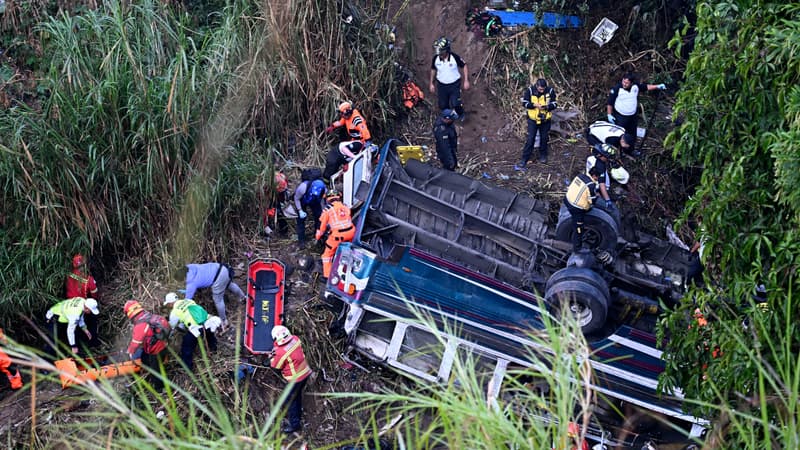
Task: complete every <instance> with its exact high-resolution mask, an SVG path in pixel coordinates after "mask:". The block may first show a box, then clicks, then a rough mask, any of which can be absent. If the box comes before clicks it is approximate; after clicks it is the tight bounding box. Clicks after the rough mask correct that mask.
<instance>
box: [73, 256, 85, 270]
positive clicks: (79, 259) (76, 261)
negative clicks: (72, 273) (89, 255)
mask: <svg viewBox="0 0 800 450" xmlns="http://www.w3.org/2000/svg"><path fill="white" fill-rule="evenodd" d="M85 263H86V260H85V259H84V258H83V255H81V254H80V253H78V254H76V255H75V256H73V257H72V268H73V269H77V268H78V267H81V266H82V265H84V264H85Z"/></svg>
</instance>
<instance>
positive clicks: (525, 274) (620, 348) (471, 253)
mask: <svg viewBox="0 0 800 450" xmlns="http://www.w3.org/2000/svg"><path fill="white" fill-rule="evenodd" d="M396 146H397V142H396V141H389V142H387V143H386V144H385V145H384V146H383V148H382V149H381V151H380V154H379V157H378V162H377V164H376V166H375V170H374V172H373V173H372V174H371V178H369V180H370V181H369V182H360V181H359V182H357V184H358V186H357V188H355V189H352V190H351V192H352V195H353V198H352V199H350V201H351V202H353V203H357V204H360V205H361V206H360V208H359V213H358V218H357V231H356V236H355V239H354V240H353V242H352V243H343V244H341V245H340V246H339V249H338V251H337V253H336V256H335V257H334V261H333V268H332V270H331V274H330V277H329V279H328V280H327V285H326V288H325V297H326V299H327V300H328V301H329V302H331V303H332V304H334V305H338V306H341V308H342V309H341V315H340V324H341V325H342V327H343V328H344V331H345V332H346V333H347V338H348V341H349V343H350V344H351V345H353V347H354V348H355V349H357V350H358V351H359V352H360V353H362V354H363V355H365V356H367V357H369V358H371V359H373V360H375V361H378V362H381V363H382V364H385V365H388V366H391V367H393V368H395V369H397V370H399V371H400V372H402V373H404V374H407V375H411V376H414V377H417V378H419V379H423V380H427V381H430V382H446V381H447V380H448V379H449V378H450V376H451V371H452V369H453V358H454V357H455V355H457V354H459V353H461V352H464V351H466V352H469V353H471V354H474V355H478V356H479V358H480V360H481V361H483V362H484V364H489V365H490V368H489V369H490V370H489V373H491V374H492V376H491V378H490V380H489V381H488V383H489V384H490V385H491V386H489V389H487V391H488V392H493V393H498V392H500V391H501V388H502V383H503V380H504V377H505V376H506V375H507V373H508V371H509V368H510V367H532V366H533V365H534V364H533V362H532V361H531V355H532V354H533V352H532V351H531V347H532V346H535V345H537V344H536V343H534V342H533V341H532V340H531V339H530V336H531V334H532V333H534V332H536V331H537V330H541V329H542V327H543V314H549V313H552V312H553V311H555V310H559V311H560V310H563V309H565V308H566V309H567V310H568V311H569V312H570V313H571V314H572V315H574V317H575V318H576V319H577V322H578V323H579V325H580V327H581V329H582V331H583V333H584V335H585V337H586V340H587V341H588V345H589V347H590V350H591V355H592V357H591V365H592V368H593V372H594V378H593V380H594V381H593V383H592V388H593V389H594V390H595V391H596V392H597V393H600V394H602V396H603V397H605V398H608V399H611V401H616V402H619V404H623V403H627V404H629V405H635V406H636V407H638V408H639V409H642V410H645V411H650V412H653V413H657V414H659V415H660V416H661V417H666V418H668V419H669V420H671V421H674V422H675V423H678V424H680V425H679V426H682V427H683V428H684V429H685V430H686V435H687V436H691V437H698V436H700V435H701V434H702V433H703V432H704V430H705V427H706V426H707V424H708V423H707V421H705V420H704V419H701V418H697V417H693V416H691V415H689V414H687V413H685V412H684V411H683V410H682V408H681V405H682V395H681V393H680V392H676V393H674V394H673V395H667V394H663V393H660V392H658V391H657V383H658V380H657V378H658V376H659V374H660V373H661V372H662V371H663V370H664V362H663V360H662V359H661V351H660V350H659V349H658V348H657V347H658V346H657V342H656V338H655V335H654V328H655V324H656V319H657V317H658V314H659V312H660V311H661V306H660V305H661V304H662V303H663V304H666V305H670V304H674V302H677V301H679V300H680V299H681V298H682V294H683V292H684V290H685V286H684V285H685V280H686V276H687V272H688V267H689V254H688V252H687V251H685V250H683V249H681V248H679V247H677V246H674V245H672V244H669V243H667V242H665V241H662V240H660V239H657V238H655V237H653V236H649V235H645V234H642V233H638V234H637V238H636V242H631V241H628V240H625V239H622V238H621V237H620V235H619V224H618V223H617V222H616V221H615V219H614V218H613V217H612V216H610V215H609V214H607V213H606V212H605V211H603V210H601V209H599V208H593V209H592V210H591V211H590V213H589V214H588V216H587V220H586V225H587V228H588V235H589V242H590V246H591V247H592V249H591V250H582V251H581V252H578V253H574V254H573V253H572V244H571V233H573V228H572V226H571V223H570V220H569V213H568V212H567V211H566V210H565V208H563V207H562V208H561V211H560V212H559V214H558V222H557V223H556V224H555V226H553V224H551V223H550V222H551V221H550V220H549V217H550V205H549V204H548V203H547V202H545V201H542V200H538V199H535V198H532V197H529V196H526V195H522V194H519V193H515V192H512V191H509V190H507V189H504V188H500V187H496V186H491V185H487V184H485V183H483V182H481V181H478V180H474V179H471V178H468V177H465V176H462V175H460V174H457V173H454V172H449V171H445V170H442V169H438V168H435V167H433V166H430V165H428V164H424V163H422V162H420V161H418V160H415V159H409V160H408V161H406V163H405V164H403V163H401V160H400V158H399V157H398V154H397V152H396V150H395V147H396ZM365 179H367V178H364V176H363V174H360V175H359V180H365ZM420 311H422V312H423V313H424V314H425V315H426V316H427V317H431V318H432V319H433V320H432V324H433V325H432V327H433V328H431V326H430V325H423V324H421V323H420V321H419V320H418V317H419V312H420ZM453 330H457V331H453ZM436 342H444V343H445V344H444V345H441V347H442V348H441V351H439V352H431V351H427V350H426V351H424V352H421V351H419V350H420V346H422V345H425V346H426V348H428V347H427V346H431V345H436V344H435V343H436ZM589 437H591V438H593V439H595V440H597V441H599V440H605V441H606V442H609V443H610V444H611V445H612V446H613V445H620V446H633V445H638V446H641V442H616V443H614V442H613V439H610V438H609V436H608V435H607V434H605V433H604V431H603V429H602V427H596V428H593V429H591V430H589ZM636 448H638V447H636Z"/></svg>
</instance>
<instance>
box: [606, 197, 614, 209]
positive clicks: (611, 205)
mask: <svg viewBox="0 0 800 450" xmlns="http://www.w3.org/2000/svg"><path fill="white" fill-rule="evenodd" d="M606 208H607V209H614V201H613V200H611V199H608V200H606Z"/></svg>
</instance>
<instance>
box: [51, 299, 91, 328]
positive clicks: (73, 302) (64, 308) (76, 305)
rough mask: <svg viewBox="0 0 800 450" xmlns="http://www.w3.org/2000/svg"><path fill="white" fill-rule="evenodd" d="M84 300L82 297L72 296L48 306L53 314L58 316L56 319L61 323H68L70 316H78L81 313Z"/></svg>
mask: <svg viewBox="0 0 800 450" xmlns="http://www.w3.org/2000/svg"><path fill="white" fill-rule="evenodd" d="M85 301H86V299H85V298H83V297H73V298H71V299H68V300H64V301H61V302H58V303H56V304H55V305H53V307H52V308H50V312H52V313H53V315H55V316H58V321H59V322H61V323H68V322H69V318H70V317H80V316H81V314H83V303H84V302H85Z"/></svg>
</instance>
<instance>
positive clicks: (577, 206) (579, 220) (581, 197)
mask: <svg viewBox="0 0 800 450" xmlns="http://www.w3.org/2000/svg"><path fill="white" fill-rule="evenodd" d="M596 195H597V167H592V168H591V169H589V174H588V175H587V174H585V173H581V174H578V176H576V177H575V178H574V179H573V180H572V183H570V185H569V187H568V188H567V194H566V195H565V196H564V206H566V207H567V210H568V211H569V214H570V216H571V217H572V225H573V228H574V230H575V233H574V234H573V235H572V249H573V251H574V252H577V251H579V250H581V248H582V247H583V243H584V242H583V241H584V239H585V236H584V234H583V231H584V230H583V225H584V219H585V217H586V213H587V212H588V211H589V210H590V209H592V204H593V202H594V198H595V196H596Z"/></svg>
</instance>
